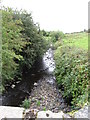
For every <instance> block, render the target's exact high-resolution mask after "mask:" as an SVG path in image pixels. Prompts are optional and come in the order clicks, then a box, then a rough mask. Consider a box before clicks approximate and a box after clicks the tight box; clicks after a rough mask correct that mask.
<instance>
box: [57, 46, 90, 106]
mask: <svg viewBox="0 0 90 120" xmlns="http://www.w3.org/2000/svg"><path fill="white" fill-rule="evenodd" d="M55 61H56V70H55V75H56V80H57V83H58V86H59V88H60V89H61V90H62V91H63V92H62V94H63V96H64V98H65V99H66V101H67V102H68V103H69V104H71V105H72V106H78V107H81V106H82V105H83V104H84V103H85V102H86V101H87V94H88V93H87V87H88V55H87V53H86V51H84V50H81V49H78V48H75V47H68V46H66V47H65V46H63V47H59V48H58V49H57V50H56V52H55Z"/></svg>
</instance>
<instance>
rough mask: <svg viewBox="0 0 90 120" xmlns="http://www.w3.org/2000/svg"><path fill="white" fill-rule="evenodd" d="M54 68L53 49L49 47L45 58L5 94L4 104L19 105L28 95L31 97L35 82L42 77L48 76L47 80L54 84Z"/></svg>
mask: <svg viewBox="0 0 90 120" xmlns="http://www.w3.org/2000/svg"><path fill="white" fill-rule="evenodd" d="M54 69H55V62H54V60H53V51H52V49H51V48H49V49H48V50H47V52H46V53H45V54H44V56H43V58H42V59H40V60H38V62H37V63H35V65H34V67H33V69H32V70H31V71H30V73H27V74H25V75H24V76H23V79H22V81H21V82H17V84H16V85H13V86H14V87H11V88H9V90H8V92H7V93H5V94H4V95H3V97H2V105H7V106H8V105H9V106H19V105H20V104H21V103H22V101H23V100H24V99H25V98H26V97H29V95H30V92H31V89H32V88H33V86H34V83H35V82H37V81H39V80H40V79H42V80H43V78H45V77H48V79H47V82H48V83H49V84H51V85H52V84H54V82H55V77H54V76H53V73H52V72H53V71H54Z"/></svg>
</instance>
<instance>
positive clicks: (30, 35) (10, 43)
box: [2, 8, 47, 87]
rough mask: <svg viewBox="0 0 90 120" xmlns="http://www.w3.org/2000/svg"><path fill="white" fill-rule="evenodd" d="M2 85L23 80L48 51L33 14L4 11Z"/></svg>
mask: <svg viewBox="0 0 90 120" xmlns="http://www.w3.org/2000/svg"><path fill="white" fill-rule="evenodd" d="M2 15H3V17H2V26H3V27H2V85H3V86H4V87H5V85H6V84H7V83H10V82H11V81H13V80H14V81H15V80H16V79H21V78H22V74H23V73H24V72H25V71H28V70H30V69H31V67H32V66H33V64H34V62H35V61H36V60H37V59H38V57H41V56H42V54H43V53H44V52H45V50H46V44H47V43H46V41H45V39H43V36H42V34H41V32H40V28H39V26H37V25H36V24H34V22H33V19H32V16H31V13H27V12H26V11H22V10H21V11H17V10H12V9H11V8H3V9H2Z"/></svg>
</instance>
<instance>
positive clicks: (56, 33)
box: [50, 31, 64, 42]
mask: <svg viewBox="0 0 90 120" xmlns="http://www.w3.org/2000/svg"><path fill="white" fill-rule="evenodd" d="M50 36H51V40H52V42H56V41H58V40H61V39H62V38H64V33H63V32H61V31H52V32H50Z"/></svg>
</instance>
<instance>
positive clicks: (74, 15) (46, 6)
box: [2, 0, 89, 33]
mask: <svg viewBox="0 0 90 120" xmlns="http://www.w3.org/2000/svg"><path fill="white" fill-rule="evenodd" d="M88 2H89V0H2V5H4V6H8V7H12V8H17V9H19V10H20V9H25V10H27V11H28V12H31V13H32V17H33V20H34V22H35V23H37V22H38V23H39V25H40V28H41V29H44V30H46V31H54V30H59V31H63V32H64V33H71V32H79V31H83V30H84V29H88Z"/></svg>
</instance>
